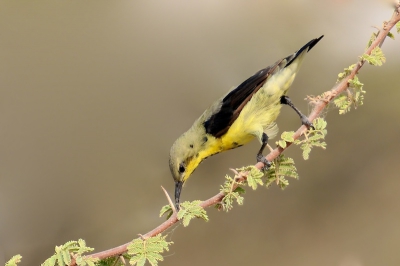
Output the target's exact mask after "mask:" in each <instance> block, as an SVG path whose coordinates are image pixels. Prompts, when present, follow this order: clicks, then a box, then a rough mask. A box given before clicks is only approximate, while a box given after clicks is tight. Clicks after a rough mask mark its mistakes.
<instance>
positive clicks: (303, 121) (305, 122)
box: [301, 115, 315, 130]
mask: <svg viewBox="0 0 400 266" xmlns="http://www.w3.org/2000/svg"><path fill="white" fill-rule="evenodd" d="M301 124H302V125H305V126H306V127H307V128H308V129H310V128H312V129H313V130H315V127H314V125H313V123H311V122H310V120H308V118H307V116H305V115H303V116H302V117H301Z"/></svg>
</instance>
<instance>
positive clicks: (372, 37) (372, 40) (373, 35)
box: [367, 32, 377, 48]
mask: <svg viewBox="0 0 400 266" xmlns="http://www.w3.org/2000/svg"><path fill="white" fill-rule="evenodd" d="M376 36H377V34H376V33H375V32H373V33H372V35H371V38H369V41H368V44H367V48H369V47H370V46H371V44H372V43H373V42H374V41H375V39H376Z"/></svg>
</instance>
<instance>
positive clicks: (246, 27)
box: [0, 0, 400, 266]
mask: <svg viewBox="0 0 400 266" xmlns="http://www.w3.org/2000/svg"><path fill="white" fill-rule="evenodd" d="M391 13H392V11H391V9H390V7H389V6H388V5H387V4H385V3H384V2H382V1H361V0H360V1H344V0H343V1H237V0H235V1H228V0H225V1H212V0H206V1H196V2H195V1H178V0H176V1H175V0H173V1H133V0H130V1H128V0H115V1H92V0H87V1H74V0H71V1H66V0H58V1H54V0H52V1H19V0H13V1H11V0H2V1H1V2H0V27H1V28H0V33H1V36H0V90H1V94H0V95H1V96H0V122H1V124H0V264H1V263H4V261H6V260H8V259H9V258H10V257H11V256H12V255H15V254H18V253H20V254H22V255H23V257H24V258H23V263H22V264H21V265H23V266H24V265H38V264H40V263H42V262H43V261H44V260H45V259H46V258H48V257H50V256H51V255H52V254H53V252H54V246H55V245H60V244H63V243H65V242H66V241H68V240H77V239H78V238H83V239H85V240H86V241H87V243H88V245H89V246H91V247H94V248H96V251H101V250H104V249H107V248H111V247H114V246H117V245H120V244H122V243H125V242H128V241H130V240H132V239H133V238H135V237H136V236H137V234H139V233H145V232H147V231H148V230H150V229H152V228H154V227H155V226H156V225H158V224H159V223H161V222H162V221H163V218H159V217H158V212H159V210H160V208H161V206H163V205H165V204H166V200H165V197H164V194H163V193H162V191H161V189H160V186H161V185H162V186H164V187H166V188H167V189H168V190H169V191H170V192H171V193H172V191H173V181H172V178H171V176H170V173H169V169H168V153H169V148H170V146H171V144H172V143H173V141H174V140H175V139H176V138H177V137H178V136H179V135H180V134H181V133H182V132H184V131H185V130H186V129H187V128H188V127H189V126H190V125H191V123H192V122H193V121H194V120H195V119H196V118H197V117H198V116H199V115H200V114H201V113H202V112H203V110H204V109H205V108H206V107H207V106H208V105H209V104H211V103H212V102H213V101H214V100H215V99H217V98H219V97H220V96H221V95H222V94H224V93H225V92H226V91H227V90H229V89H230V88H232V87H233V86H235V85H238V84H239V83H240V82H241V81H243V80H244V79H246V78H247V77H249V76H250V75H252V74H253V73H254V72H256V71H257V70H259V69H260V68H262V67H265V66H267V65H269V64H271V63H273V62H275V61H276V60H277V59H279V58H281V57H283V56H286V55H288V54H290V53H292V52H294V51H295V50H296V49H298V48H299V47H301V45H303V44H305V43H306V42H307V41H309V40H310V39H312V38H315V37H318V36H320V35H321V34H325V38H324V39H323V40H322V41H321V42H320V43H319V44H318V45H317V46H316V47H315V48H314V49H313V50H312V52H311V53H310V54H309V56H308V58H307V59H306V60H305V63H304V65H303V69H302V70H301V71H300V74H299V76H298V78H297V79H296V81H295V83H294V85H293V87H292V90H291V91H290V96H291V97H292V99H293V101H294V102H295V103H297V106H298V107H300V108H301V109H302V110H304V111H305V112H307V111H309V108H308V106H307V103H306V102H305V101H303V99H304V98H305V96H306V95H310V94H314V95H315V94H320V93H322V92H323V91H325V90H328V89H330V88H331V87H332V85H333V84H334V83H335V80H336V77H337V74H338V73H339V72H340V71H342V69H343V68H344V67H347V66H349V65H350V64H352V63H354V62H355V61H356V60H357V56H359V55H360V54H362V52H363V50H364V48H365V45H366V43H367V41H368V39H369V37H370V34H371V32H372V31H374V30H375V29H374V28H373V27H374V26H377V27H379V26H381V23H382V21H383V20H386V19H389V18H390V16H391ZM396 38H397V39H400V36H399V35H396ZM383 49H384V52H385V54H386V56H387V63H386V64H385V65H384V66H383V67H372V66H365V67H364V68H363V69H362V71H361V73H360V75H359V78H360V80H361V82H363V83H364V84H365V90H366V91H367V94H366V99H365V105H364V106H362V107H360V108H359V109H357V110H356V111H352V112H350V113H349V114H347V115H344V116H339V115H338V111H337V110H335V109H333V108H331V110H330V111H329V113H328V114H327V116H326V119H327V120H328V132H329V133H328V136H327V139H326V140H327V142H328V148H327V150H326V151H322V150H318V149H316V150H314V151H313V152H312V153H311V157H310V160H309V161H303V160H302V159H301V151H300V150H299V149H298V148H296V147H293V148H291V149H290V150H289V151H288V152H287V155H288V156H291V157H293V158H294V159H295V160H296V165H297V167H298V171H299V174H300V180H299V181H295V180H293V181H292V182H291V185H290V186H289V187H288V188H287V189H286V190H285V191H281V190H279V189H278V188H277V187H272V188H270V189H268V190H267V189H264V188H261V189H259V190H257V191H255V192H253V191H250V190H248V193H247V195H246V198H245V205H244V206H241V207H237V208H235V209H234V210H233V211H232V212H230V213H227V214H226V213H223V212H217V211H216V210H214V209H209V210H208V214H209V216H210V221H209V222H208V223H205V222H203V221H200V220H195V221H193V222H192V224H191V226H190V227H188V228H183V226H177V227H175V229H174V230H172V231H170V234H169V235H168V239H169V240H170V241H174V242H175V244H174V245H173V246H172V247H171V249H170V251H169V252H168V253H166V255H167V256H166V257H165V261H164V262H163V263H162V264H161V265H228V264H229V265H300V266H302V265H304V266H306V265H307V266H310V265H327V266H330V265H338V266H364V265H399V263H400V252H399V243H400V242H399V240H400V226H399V219H400V212H399V206H398V202H399V200H400V193H399V187H400V179H399V178H398V177H399V174H398V173H399V171H400V166H399V163H398V156H399V150H398V147H399V145H398V141H397V138H398V136H399V132H400V126H399V122H398V121H399V115H398V114H399V111H400V104H399V99H400V90H399V85H398V84H399V82H398V78H399V69H400V64H399V62H400V52H399V51H400V50H399V40H396V41H393V40H387V41H386V42H385V44H384V46H383ZM307 109H308V110H307ZM278 124H279V126H280V130H281V131H282V130H295V129H297V128H298V126H299V120H298V117H296V115H295V114H294V113H293V112H292V111H291V110H289V108H286V107H284V108H283V111H282V114H281V116H280V117H279V120H278ZM258 145H259V144H258V143H257V142H253V143H251V144H250V145H248V146H246V147H243V148H240V149H237V150H234V151H231V152H228V153H224V154H220V155H218V156H214V157H212V158H210V159H209V160H207V161H206V162H205V163H203V164H202V165H201V166H200V168H199V169H198V170H197V171H196V172H195V174H194V175H193V177H192V178H191V179H190V181H189V182H188V183H187V185H186V187H185V189H184V191H183V194H182V197H183V200H195V199H206V198H208V197H210V196H212V195H214V194H215V193H216V192H217V191H218V189H219V185H220V184H221V183H222V182H223V177H224V175H225V174H226V173H228V172H229V171H228V168H229V167H240V166H243V165H248V164H251V163H254V161H255V153H256V150H257V149H258V147H259V146H258Z"/></svg>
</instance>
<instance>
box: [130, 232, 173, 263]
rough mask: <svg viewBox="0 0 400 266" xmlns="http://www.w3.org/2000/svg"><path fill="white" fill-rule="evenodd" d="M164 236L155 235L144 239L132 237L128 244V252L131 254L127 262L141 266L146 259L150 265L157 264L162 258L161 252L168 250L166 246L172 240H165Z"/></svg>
mask: <svg viewBox="0 0 400 266" xmlns="http://www.w3.org/2000/svg"><path fill="white" fill-rule="evenodd" d="M165 238H166V236H162V235H156V236H154V237H149V238H146V239H142V238H138V239H134V240H133V241H132V242H131V243H130V244H129V245H128V247H127V248H128V254H129V255H131V258H130V261H129V263H130V264H131V265H136V266H143V265H144V264H145V263H146V261H148V262H149V263H150V264H151V265H152V266H157V265H158V262H159V261H163V260H164V258H163V256H162V255H161V253H163V252H164V250H166V251H168V250H169V248H168V246H169V245H171V244H173V242H168V241H166V240H165Z"/></svg>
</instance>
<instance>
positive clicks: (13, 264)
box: [5, 254, 22, 266]
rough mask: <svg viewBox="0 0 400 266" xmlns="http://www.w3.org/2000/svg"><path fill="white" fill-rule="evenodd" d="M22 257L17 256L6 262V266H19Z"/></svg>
mask: <svg viewBox="0 0 400 266" xmlns="http://www.w3.org/2000/svg"><path fill="white" fill-rule="evenodd" d="M21 259H22V256H21V255H19V254H18V255H15V256H13V257H12V258H11V259H10V260H9V261H7V262H6V264H5V266H17V264H18V263H20V262H21Z"/></svg>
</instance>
